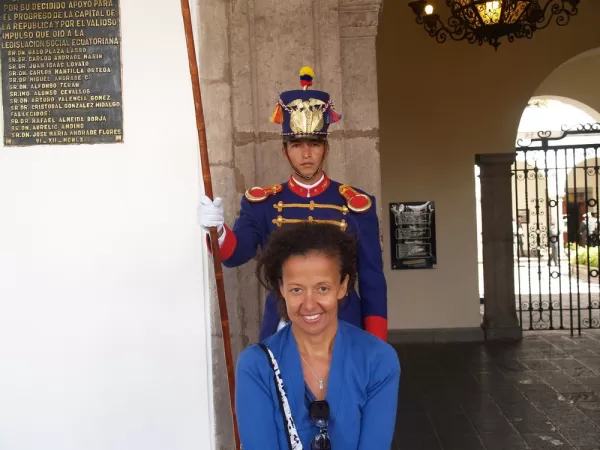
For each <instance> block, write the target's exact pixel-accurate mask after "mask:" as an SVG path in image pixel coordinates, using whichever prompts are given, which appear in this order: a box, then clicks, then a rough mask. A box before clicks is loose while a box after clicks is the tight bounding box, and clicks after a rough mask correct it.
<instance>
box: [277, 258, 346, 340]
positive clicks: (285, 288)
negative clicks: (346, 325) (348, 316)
mask: <svg viewBox="0 0 600 450" xmlns="http://www.w3.org/2000/svg"><path fill="white" fill-rule="evenodd" d="M282 278H283V280H282V283H281V285H280V290H281V294H282V295H283V298H284V299H285V305H286V308H287V313H288V316H289V318H290V321H291V322H292V325H293V327H294V329H295V331H298V332H302V333H306V334H309V335H316V334H320V333H323V332H324V331H325V330H327V329H328V328H330V327H335V326H336V325H337V320H338V319H337V312H338V303H339V301H340V300H341V299H343V298H344V296H345V295H346V292H347V287H348V277H346V279H344V280H342V279H341V276H340V267H339V263H338V261H337V260H336V259H334V258H330V257H329V256H326V255H323V254H322V253H317V252H312V253H309V254H307V255H302V256H292V257H291V258H289V259H288V260H287V261H286V262H285V263H284V264H283V268H282Z"/></svg>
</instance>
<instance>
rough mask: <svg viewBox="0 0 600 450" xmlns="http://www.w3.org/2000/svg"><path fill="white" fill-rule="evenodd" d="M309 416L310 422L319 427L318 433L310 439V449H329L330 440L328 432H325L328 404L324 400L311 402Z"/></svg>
mask: <svg viewBox="0 0 600 450" xmlns="http://www.w3.org/2000/svg"><path fill="white" fill-rule="evenodd" d="M309 417H310V420H311V421H312V423H314V424H315V425H316V426H317V427H319V434H317V435H316V436H315V437H314V438H313V439H312V441H310V450H331V441H330V440H329V434H327V427H328V426H329V404H328V403H327V402H326V401H325V400H318V401H314V402H312V403H311V404H310V410H309Z"/></svg>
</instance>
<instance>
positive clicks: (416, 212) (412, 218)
mask: <svg viewBox="0 0 600 450" xmlns="http://www.w3.org/2000/svg"><path fill="white" fill-rule="evenodd" d="M390 246H391V248H390V255H391V259H392V269H393V270H407V269H433V268H435V267H436V264H437V256H436V236H435V202H433V201H427V202H403V203H390Z"/></svg>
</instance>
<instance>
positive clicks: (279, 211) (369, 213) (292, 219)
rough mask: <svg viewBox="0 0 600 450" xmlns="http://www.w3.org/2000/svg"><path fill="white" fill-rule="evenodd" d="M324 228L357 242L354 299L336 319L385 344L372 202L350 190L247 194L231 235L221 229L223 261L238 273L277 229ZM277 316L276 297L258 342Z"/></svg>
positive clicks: (330, 186) (286, 188) (330, 185)
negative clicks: (303, 225) (318, 225)
mask: <svg viewBox="0 0 600 450" xmlns="http://www.w3.org/2000/svg"><path fill="white" fill-rule="evenodd" d="M305 221H308V222H311V221H312V222H326V223H331V224H335V225H338V226H340V228H341V229H342V230H344V231H345V232H347V233H352V234H353V235H354V236H356V238H357V242H358V246H357V247H358V253H357V265H358V293H357V292H356V291H352V292H351V293H350V295H349V296H348V297H346V299H344V301H343V302H342V304H341V305H340V309H339V314H338V317H339V318H340V319H342V320H345V321H347V322H349V323H351V324H353V325H355V326H357V327H360V328H363V329H366V330H367V331H369V332H370V333H372V334H374V335H375V336H378V337H379V338H381V339H382V340H384V341H385V340H387V286H386V281H385V277H384V275H383V261H382V255H381V245H380V241H379V221H378V219H377V214H376V207H375V198H374V197H371V196H369V195H367V194H365V193H364V192H362V191H359V190H358V189H355V188H352V187H351V186H348V185H341V184H340V183H338V182H336V181H333V180H330V179H329V178H328V177H327V175H324V177H323V179H322V180H321V182H319V183H317V184H316V185H314V186H312V187H311V188H310V189H306V188H304V187H302V186H300V185H298V184H297V183H296V182H295V181H294V179H293V178H290V180H289V181H288V183H286V184H284V185H274V186H269V187H267V188H252V189H249V190H248V191H247V192H246V194H245V196H244V197H243V198H242V205H241V211H240V216H239V217H238V219H237V220H236V222H235V224H234V226H233V229H230V228H228V227H227V226H226V227H225V228H226V229H225V238H224V241H223V242H222V244H221V247H220V248H221V259H222V261H223V265H225V266H226V267H237V266H240V265H242V264H244V263H246V262H248V261H249V260H250V259H251V258H253V257H254V256H255V255H256V251H257V248H258V246H259V245H260V246H263V247H264V246H265V245H266V244H267V242H268V238H269V234H270V233H271V231H273V230H274V229H275V228H276V227H280V226H285V224H289V223H298V222H305ZM279 320H280V318H279V314H278V312H277V304H276V298H275V296H274V295H273V294H272V293H270V294H269V295H268V296H267V301H266V305H265V312H264V318H263V322H262V325H261V330H260V340H261V341H262V340H264V339H265V338H267V337H269V336H271V335H272V334H273V333H275V332H276V331H277V326H278V324H279Z"/></svg>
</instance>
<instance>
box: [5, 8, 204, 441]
mask: <svg viewBox="0 0 600 450" xmlns="http://www.w3.org/2000/svg"><path fill="white" fill-rule="evenodd" d="M121 18H122V25H121V32H122V57H123V104H124V121H125V125H124V126H125V130H124V139H125V143H124V144H121V145H117V144H113V145H93V146H63V147H48V146H46V147H30V148H6V147H0V449H2V450H41V449H43V450H134V449H135V450H138V449H139V450H142V449H143V450H154V449H156V450H165V449H169V450H188V449H189V450H191V449H194V450H198V449H210V448H212V447H213V444H212V442H213V436H212V434H213V431H212V430H213V428H212V421H211V414H212V412H211V411H212V408H211V407H210V406H209V401H210V400H211V398H212V395H211V394H210V389H211V387H210V377H209V372H208V368H209V367H210V365H209V364H210V352H207V348H208V345H209V341H208V342H207V338H208V336H209V330H207V326H208V324H209V321H208V320H207V313H208V307H207V306H206V304H207V303H209V302H208V301H207V300H208V296H207V289H206V277H207V272H206V271H207V259H206V255H205V251H204V245H203V242H202V241H203V236H202V233H201V231H200V230H199V229H198V227H197V226H196V224H195V205H196V201H197V198H198V191H199V188H198V184H199V176H198V155H197V139H196V131H195V122H194V111H193V102H192V94H191V85H190V78H189V72H188V65H187V56H186V49H185V39H184V34H183V27H182V19H181V12H180V9H179V2H162V1H158V0H127V1H122V2H121Z"/></svg>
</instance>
